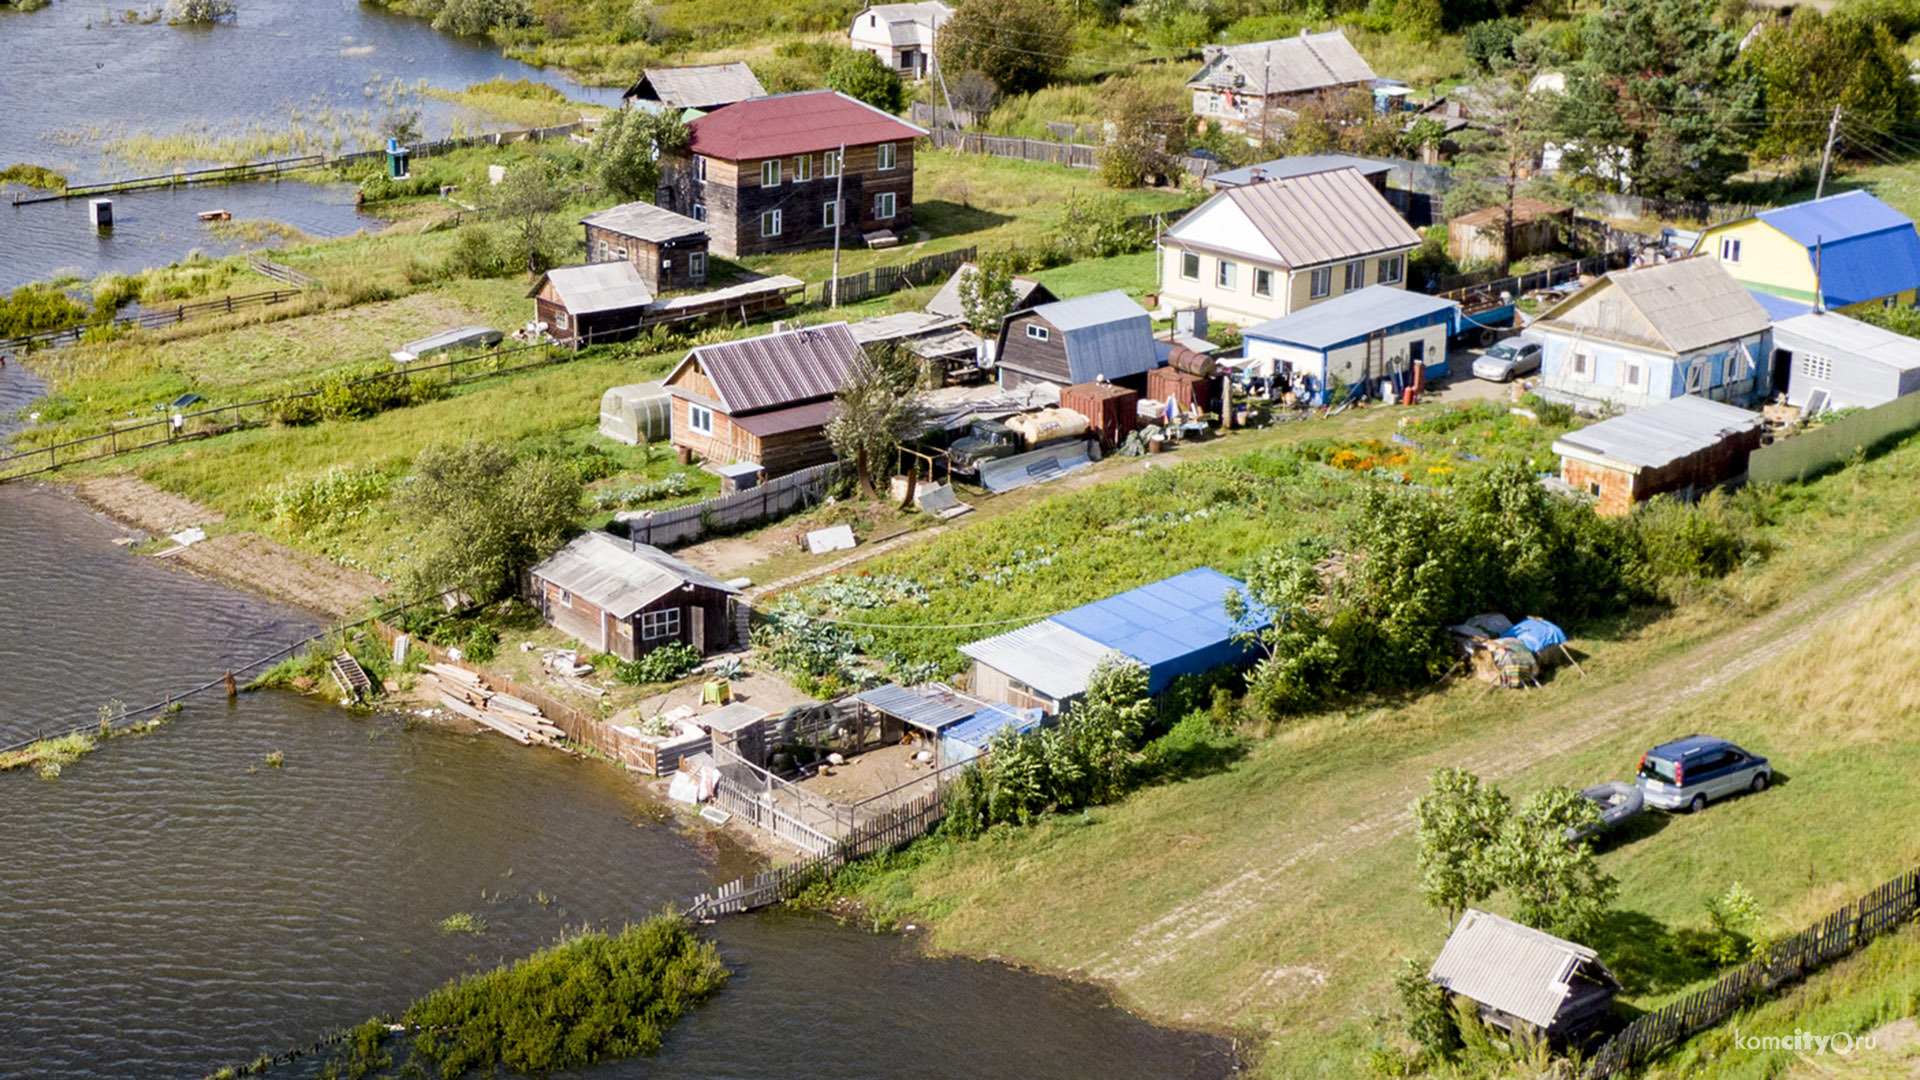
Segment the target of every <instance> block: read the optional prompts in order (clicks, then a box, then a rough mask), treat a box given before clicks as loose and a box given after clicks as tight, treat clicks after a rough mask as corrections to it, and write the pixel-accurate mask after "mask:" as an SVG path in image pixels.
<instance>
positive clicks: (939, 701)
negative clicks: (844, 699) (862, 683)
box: [854, 683, 986, 732]
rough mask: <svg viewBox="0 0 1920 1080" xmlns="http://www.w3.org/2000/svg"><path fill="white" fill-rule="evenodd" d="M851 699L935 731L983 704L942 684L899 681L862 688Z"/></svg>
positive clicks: (949, 724)
mask: <svg viewBox="0 0 1920 1080" xmlns="http://www.w3.org/2000/svg"><path fill="white" fill-rule="evenodd" d="M854 700H855V701H859V702H863V703H865V704H867V705H871V706H873V707H874V708H876V709H878V710H880V711H881V712H883V713H886V714H887V715H888V716H892V717H896V718H898V719H900V720H902V721H905V722H906V723H908V724H911V725H913V726H914V727H917V728H920V729H922V730H924V731H934V732H938V731H941V730H943V729H945V728H949V727H952V726H953V725H955V724H957V723H959V722H960V721H962V720H965V719H966V718H967V717H969V716H972V715H973V714H975V713H977V712H979V711H980V710H981V709H982V708H983V707H985V706H986V703H985V702H982V701H976V700H974V699H973V698H970V697H967V696H966V695H965V694H961V693H959V692H957V691H954V690H949V689H947V688H945V687H932V686H916V687H913V688H912V689H908V688H907V687H904V686H901V685H900V684H899V683H888V684H886V685H885V686H876V687H874V688H873V689H871V690H862V691H861V692H860V693H859V694H857V695H855V697H854Z"/></svg>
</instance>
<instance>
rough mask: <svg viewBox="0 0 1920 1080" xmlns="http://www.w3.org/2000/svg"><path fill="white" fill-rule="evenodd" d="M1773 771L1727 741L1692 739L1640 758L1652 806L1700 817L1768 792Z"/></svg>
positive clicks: (1643, 785)
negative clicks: (1723, 801) (1737, 797)
mask: <svg viewBox="0 0 1920 1080" xmlns="http://www.w3.org/2000/svg"><path fill="white" fill-rule="evenodd" d="M1772 779H1773V766H1771V765H1769V764H1767V759H1766V758H1764V757H1761V756H1760V755H1758V754H1754V753H1749V752H1748V751H1746V750H1742V749H1741V748H1739V747H1738V746H1735V745H1734V744H1732V743H1730V742H1728V741H1727V740H1725V739H1716V738H1713V737H1712V736H1710V735H1689V736H1687V737H1686V738H1684V739H1675V740H1674V741H1673V742H1670V743H1662V744H1661V745H1659V746H1656V747H1654V748H1653V749H1651V750H1649V751H1647V752H1646V753H1645V754H1642V755H1640V781H1639V783H1640V790H1641V791H1642V792H1643V793H1644V794H1645V796H1646V804H1647V805H1648V806H1657V807H1659V808H1660V809H1662V810H1680V809H1685V810H1688V811H1692V812H1696V813H1697V812H1698V811H1701V810H1704V809H1706V806H1707V803H1708V802H1709V801H1711V800H1713V799H1718V798H1720V797H1722V796H1724V795H1732V794H1735V793H1737V792H1741V791H1765V790H1766V788H1767V784H1768V783H1769V782H1770V781H1771V780H1772Z"/></svg>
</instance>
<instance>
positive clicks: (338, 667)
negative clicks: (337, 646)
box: [329, 650, 373, 701]
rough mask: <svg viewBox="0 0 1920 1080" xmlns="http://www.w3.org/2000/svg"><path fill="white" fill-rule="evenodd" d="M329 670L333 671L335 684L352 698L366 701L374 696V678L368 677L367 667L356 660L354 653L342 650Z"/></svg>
mask: <svg viewBox="0 0 1920 1080" xmlns="http://www.w3.org/2000/svg"><path fill="white" fill-rule="evenodd" d="M329 670H331V671H332V672H333V681H334V683H335V685H337V686H339V687H340V692H341V693H343V694H345V695H346V696H347V697H348V698H349V699H350V700H353V701H365V700H366V699H367V698H370V697H372V696H373V680H372V679H370V678H368V677H367V669H365V668H363V667H361V666H360V661H358V660H355V659H354V658H353V654H352V653H350V652H346V651H344V650H342V651H341V653H340V655H339V656H336V657H334V658H333V663H332V665H331V666H330V668H329Z"/></svg>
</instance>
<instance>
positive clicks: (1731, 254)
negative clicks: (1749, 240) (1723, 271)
mask: <svg viewBox="0 0 1920 1080" xmlns="http://www.w3.org/2000/svg"><path fill="white" fill-rule="evenodd" d="M1720 261H1721V262H1730V263H1738V262H1739V261H1740V238H1739V237H1737V236H1723V237H1721V238H1720Z"/></svg>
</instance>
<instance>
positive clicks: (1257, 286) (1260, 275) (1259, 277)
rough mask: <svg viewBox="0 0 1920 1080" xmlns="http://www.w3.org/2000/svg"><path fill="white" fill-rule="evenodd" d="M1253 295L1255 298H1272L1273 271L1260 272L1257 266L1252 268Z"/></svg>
mask: <svg viewBox="0 0 1920 1080" xmlns="http://www.w3.org/2000/svg"><path fill="white" fill-rule="evenodd" d="M1253 295H1255V296H1272V295H1273V271H1271V270H1262V269H1260V268H1259V267H1257V266H1256V267H1254V269H1253Z"/></svg>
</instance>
